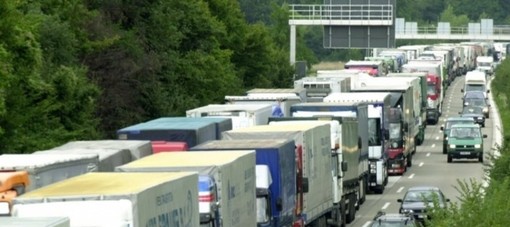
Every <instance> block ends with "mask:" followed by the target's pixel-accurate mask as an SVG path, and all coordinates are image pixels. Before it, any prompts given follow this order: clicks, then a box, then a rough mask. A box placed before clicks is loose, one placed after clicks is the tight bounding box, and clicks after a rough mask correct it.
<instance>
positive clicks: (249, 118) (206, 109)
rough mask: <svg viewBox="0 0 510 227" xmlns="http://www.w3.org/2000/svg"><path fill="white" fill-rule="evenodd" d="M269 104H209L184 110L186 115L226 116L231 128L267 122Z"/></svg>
mask: <svg viewBox="0 0 510 227" xmlns="http://www.w3.org/2000/svg"><path fill="white" fill-rule="evenodd" d="M272 110H273V109H272V106H271V105H269V104H210V105H207V106H202V107H198V108H195V109H192V110H187V111H186V117H191V118H197V117H227V118H231V119H232V128H241V127H248V126H253V125H263V124H267V120H268V118H269V117H270V116H271V113H272Z"/></svg>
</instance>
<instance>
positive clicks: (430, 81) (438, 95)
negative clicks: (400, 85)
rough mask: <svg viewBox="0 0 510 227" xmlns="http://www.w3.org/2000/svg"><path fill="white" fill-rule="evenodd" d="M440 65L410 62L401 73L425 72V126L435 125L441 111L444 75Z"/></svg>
mask: <svg viewBox="0 0 510 227" xmlns="http://www.w3.org/2000/svg"><path fill="white" fill-rule="evenodd" d="M441 65H442V63H441V62H439V61H435V60H433V61H410V62H409V63H408V64H406V65H404V66H403V67H402V68H403V70H402V71H403V72H405V73H413V72H425V73H427V92H426V94H427V95H426V97H427V107H426V114H425V117H426V119H427V124H437V123H438V122H439V117H440V116H441V114H442V110H443V99H444V96H445V91H444V88H445V87H444V83H443V79H444V74H442V73H443V71H442V66H441Z"/></svg>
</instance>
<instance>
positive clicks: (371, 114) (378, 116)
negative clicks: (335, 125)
mask: <svg viewBox="0 0 510 227" xmlns="http://www.w3.org/2000/svg"><path fill="white" fill-rule="evenodd" d="M324 102H328V103H364V104H366V105H367V112H368V113H367V117H368V118H367V119H364V117H363V116H359V117H358V121H364V120H366V121H367V122H368V124H367V127H368V136H367V138H368V167H369V168H368V169H369V172H368V183H367V186H368V188H367V189H368V190H370V191H372V192H374V193H377V194H382V193H383V192H384V189H385V186H386V185H387V183H388V168H387V167H388V163H387V162H388V154H387V153H388V145H389V143H388V127H389V125H388V124H389V122H388V115H389V110H390V103H391V94H390V93H387V92H386V93H385V92H366V93H342V94H331V95H330V96H328V97H326V98H325V99H324ZM346 107H349V106H346ZM350 107H351V108H353V110H352V111H356V112H358V113H359V111H358V108H354V106H353V105H351V106H350Z"/></svg>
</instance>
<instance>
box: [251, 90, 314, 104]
mask: <svg viewBox="0 0 510 227" xmlns="http://www.w3.org/2000/svg"><path fill="white" fill-rule="evenodd" d="M246 96H249V97H276V96H279V97H281V98H288V97H293V96H297V97H299V98H300V99H301V100H302V101H303V102H306V90H305V89H304V88H253V89H250V90H248V91H247V92H246Z"/></svg>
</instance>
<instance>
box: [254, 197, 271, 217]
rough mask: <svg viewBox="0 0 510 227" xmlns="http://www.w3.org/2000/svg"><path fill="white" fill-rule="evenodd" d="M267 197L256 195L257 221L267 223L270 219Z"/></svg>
mask: <svg viewBox="0 0 510 227" xmlns="http://www.w3.org/2000/svg"><path fill="white" fill-rule="evenodd" d="M268 201H269V199H268V198H267V196H261V197H259V196H257V206H256V207H257V223H268V222H269V220H270V215H271V213H270V210H269V202H268Z"/></svg>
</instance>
